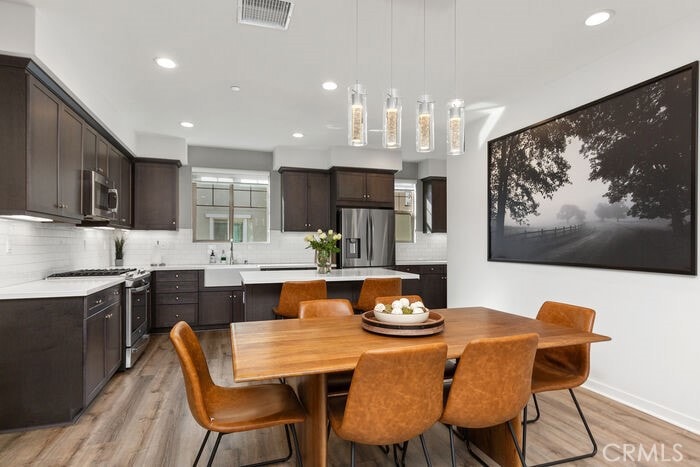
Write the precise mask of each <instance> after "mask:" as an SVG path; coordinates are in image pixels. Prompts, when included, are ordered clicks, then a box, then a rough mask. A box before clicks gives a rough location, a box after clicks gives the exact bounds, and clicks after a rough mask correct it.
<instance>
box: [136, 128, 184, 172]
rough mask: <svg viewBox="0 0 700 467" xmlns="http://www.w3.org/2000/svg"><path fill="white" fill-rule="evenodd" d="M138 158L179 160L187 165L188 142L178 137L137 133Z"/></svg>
mask: <svg viewBox="0 0 700 467" xmlns="http://www.w3.org/2000/svg"><path fill="white" fill-rule="evenodd" d="M136 156H137V157H152V158H155V159H173V160H179V161H180V162H181V163H182V165H187V141H186V140H185V138H178V137H176V136H167V135H157V134H154V133H142V132H138V133H136Z"/></svg>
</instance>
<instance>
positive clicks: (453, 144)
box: [447, 0, 466, 156]
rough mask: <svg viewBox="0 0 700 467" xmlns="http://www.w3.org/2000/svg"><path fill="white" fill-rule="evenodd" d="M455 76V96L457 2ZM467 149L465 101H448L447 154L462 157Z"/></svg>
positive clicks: (455, 4) (455, 10)
mask: <svg viewBox="0 0 700 467" xmlns="http://www.w3.org/2000/svg"><path fill="white" fill-rule="evenodd" d="M454 74H455V81H454V83H455V95H457V0H454ZM465 149H466V138H465V137H464V100H463V99H459V98H454V99H450V100H449V101H447V154H448V155H450V156H460V155H462V154H464V151H465Z"/></svg>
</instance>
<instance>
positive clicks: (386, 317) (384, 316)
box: [374, 308, 430, 324]
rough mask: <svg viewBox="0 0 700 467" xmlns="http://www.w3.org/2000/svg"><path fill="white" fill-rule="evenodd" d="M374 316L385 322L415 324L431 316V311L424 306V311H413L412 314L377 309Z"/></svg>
mask: <svg viewBox="0 0 700 467" xmlns="http://www.w3.org/2000/svg"><path fill="white" fill-rule="evenodd" d="M374 317H375V318H376V319H378V320H379V321H383V322H385V323H394V324H414V323H422V322H425V321H427V320H428V318H429V317H430V313H428V310H427V309H426V308H423V313H411V314H410V315H392V314H391V313H383V312H381V311H375V312H374Z"/></svg>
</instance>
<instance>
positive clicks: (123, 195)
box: [117, 154, 133, 227]
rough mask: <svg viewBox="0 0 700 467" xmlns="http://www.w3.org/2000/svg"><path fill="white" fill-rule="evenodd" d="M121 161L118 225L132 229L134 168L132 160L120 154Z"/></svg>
mask: <svg viewBox="0 0 700 467" xmlns="http://www.w3.org/2000/svg"><path fill="white" fill-rule="evenodd" d="M119 159H120V160H121V184H120V188H119V209H118V210H117V224H119V225H120V226H122V227H130V226H131V224H132V207H131V192H132V172H133V171H132V167H133V164H132V163H131V159H129V158H128V157H126V156H124V155H122V154H119Z"/></svg>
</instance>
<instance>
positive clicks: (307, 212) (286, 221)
mask: <svg viewBox="0 0 700 467" xmlns="http://www.w3.org/2000/svg"><path fill="white" fill-rule="evenodd" d="M280 173H281V174H282V230H283V231H285V232H308V231H310V230H318V229H327V228H328V226H329V225H330V175H329V174H328V172H325V171H318V170H301V169H288V168H281V169H280Z"/></svg>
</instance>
